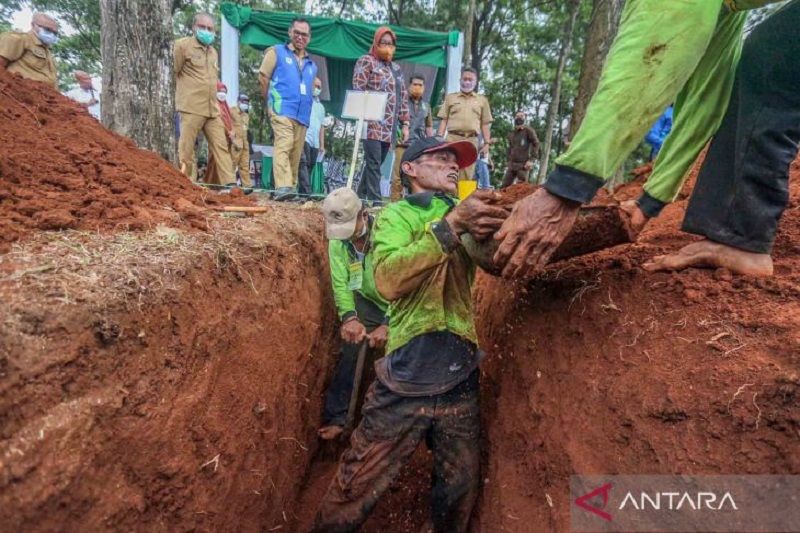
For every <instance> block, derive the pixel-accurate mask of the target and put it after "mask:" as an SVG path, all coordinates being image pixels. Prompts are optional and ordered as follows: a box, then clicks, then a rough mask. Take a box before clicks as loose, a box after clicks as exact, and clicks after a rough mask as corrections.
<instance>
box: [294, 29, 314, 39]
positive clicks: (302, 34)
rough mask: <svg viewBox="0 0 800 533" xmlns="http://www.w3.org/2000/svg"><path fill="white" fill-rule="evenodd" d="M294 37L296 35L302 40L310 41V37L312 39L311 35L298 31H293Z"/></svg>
mask: <svg viewBox="0 0 800 533" xmlns="http://www.w3.org/2000/svg"><path fill="white" fill-rule="evenodd" d="M292 35H294V36H295V37H299V38H300V39H308V38H309V37H311V34H310V33H306V32H304V31H297V30H292Z"/></svg>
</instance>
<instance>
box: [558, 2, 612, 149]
mask: <svg viewBox="0 0 800 533" xmlns="http://www.w3.org/2000/svg"><path fill="white" fill-rule="evenodd" d="M624 4H625V0H594V1H593V2H592V15H591V21H590V23H589V29H588V31H587V34H586V43H585V45H584V47H583V59H582V60H581V75H580V80H579V81H578V93H577V95H576V96H575V103H574V105H573V109H572V118H571V119H570V132H571V135H575V134H576V133H577V132H578V128H579V127H580V125H581V122H583V117H584V116H585V115H586V108H587V107H588V106H589V101H590V100H591V99H592V95H593V94H594V91H595V89H597V83H598V82H599V81H600V74H601V73H602V72H603V66H604V65H605V62H606V56H607V55H608V51H609V49H610V48H611V43H612V42H614V37H616V35H617V30H618V29H619V20H620V15H622V8H623V6H624Z"/></svg>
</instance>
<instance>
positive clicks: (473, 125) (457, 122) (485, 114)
mask: <svg viewBox="0 0 800 533" xmlns="http://www.w3.org/2000/svg"><path fill="white" fill-rule="evenodd" d="M477 87H478V73H477V72H476V71H475V69H473V68H470V67H467V68H465V69H464V70H463V71H461V90H460V91H459V92H457V93H451V94H448V95H447V96H446V97H445V99H444V104H442V107H441V109H439V114H438V115H437V116H438V117H439V118H440V119H442V121H441V122H440V123H439V132H438V133H439V136H440V137H441V136H444V133H445V131H447V142H453V141H463V140H467V141H470V142H471V143H472V144H474V145H475V148H476V149H477V148H478V134H482V135H483V139H484V143H483V147H482V148H481V149H480V150H481V151H483V152H484V153H487V154H488V152H489V145H490V144H491V143H492V135H491V133H490V131H489V129H490V126H491V124H492V120H494V119H493V118H492V111H491V109H489V100H487V99H486V97H485V96H483V95H481V94H477V93H476V92H475V90H476V89H477ZM474 173H475V164H474V163H473V164H472V165H471V166H470V167H468V168H465V169H462V170H460V171H459V174H458V178H459V179H460V180H471V179H472V177H473V175H474Z"/></svg>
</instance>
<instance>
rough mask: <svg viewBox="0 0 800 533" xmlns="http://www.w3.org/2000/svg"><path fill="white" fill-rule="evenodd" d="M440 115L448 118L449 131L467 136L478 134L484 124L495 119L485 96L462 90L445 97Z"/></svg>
mask: <svg viewBox="0 0 800 533" xmlns="http://www.w3.org/2000/svg"><path fill="white" fill-rule="evenodd" d="M438 117H439V118H441V119H445V120H447V131H448V132H450V133H455V134H456V135H465V136H471V135H478V133H480V131H481V126H482V125H484V124H489V123H491V122H492V120H494V119H493V118H492V111H491V110H490V109H489V100H487V99H486V97H485V96H483V95H482V94H476V93H475V92H471V93H469V94H465V93H463V92H461V91H459V92H457V93H450V94H448V95H447V96H446V97H445V99H444V104H442V107H441V109H439V114H438Z"/></svg>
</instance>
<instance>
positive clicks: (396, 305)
mask: <svg viewBox="0 0 800 533" xmlns="http://www.w3.org/2000/svg"><path fill="white" fill-rule="evenodd" d="M454 205H455V200H453V199H451V198H449V197H445V196H443V195H439V194H436V195H435V194H434V193H420V194H415V195H411V196H409V197H406V199H405V200H403V201H400V202H396V203H393V204H391V205H389V206H388V207H386V208H384V210H383V211H382V212H381V213H380V215H379V216H378V218H377V220H376V222H375V229H374V232H373V250H372V255H373V258H374V264H375V283H376V286H377V288H378V291H379V292H380V293H381V295H383V297H384V298H385V299H386V300H388V301H389V302H390V303H389V316H390V317H391V327H390V328H389V341H388V344H387V346H386V353H392V352H393V351H394V350H396V349H397V348H400V347H402V346H403V345H405V344H407V343H408V342H409V341H410V340H411V339H413V338H414V337H416V336H418V335H422V334H424V333H431V332H437V331H449V332H451V333H453V334H455V335H457V336H459V337H461V338H464V339H466V340H469V341H471V342H473V343H475V344H477V342H478V339H477V334H476V332H475V324H474V320H473V314H472V293H471V287H472V282H473V280H474V277H475V265H474V263H473V262H472V259H470V257H469V256H468V255H467V253H466V251H464V248H463V247H460V246H458V247H455V248H454V249H453V250H448V251H446V250H445V249H444V247H443V245H442V243H441V242H440V241H439V239H438V238H437V236H436V235H435V234H434V229H433V227H432V225H433V224H434V223H436V222H439V221H441V220H442V218H443V217H444V215H446V214H447V212H448V211H449V210H450V209H451V208H452V207H453V206H454Z"/></svg>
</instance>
